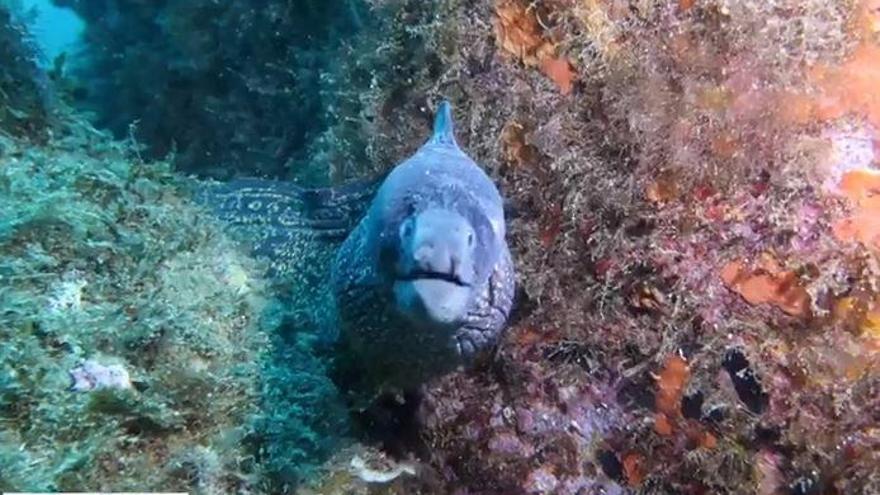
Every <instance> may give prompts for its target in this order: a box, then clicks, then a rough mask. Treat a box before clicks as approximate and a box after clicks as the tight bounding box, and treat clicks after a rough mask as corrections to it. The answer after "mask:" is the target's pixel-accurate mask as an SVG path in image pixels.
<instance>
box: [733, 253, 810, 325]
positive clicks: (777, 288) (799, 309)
mask: <svg viewBox="0 0 880 495" xmlns="http://www.w3.org/2000/svg"><path fill="white" fill-rule="evenodd" d="M768 267H769V265H767V264H765V266H764V267H762V268H760V269H758V270H749V269H748V268H747V267H746V266H745V265H744V264H743V263H742V262H740V261H731V262H730V263H728V264H726V265H725V266H724V268H722V269H721V279H722V280H724V283H725V285H727V287H728V288H729V289H730V290H732V291H734V292H736V293H738V294H739V295H740V296H742V297H743V299H745V300H746V302H748V303H749V304H753V305H757V304H771V305H773V306H776V307H777V308H779V309H781V310H782V311H785V312H786V313H788V314H790V315H792V316H800V317H804V316H809V314H810V295H809V293H807V291H806V290H805V289H804V288H803V287H801V286H800V285H799V284H798V282H797V277H796V276H795V274H794V273H792V272H786V271H780V270H779V269H778V268H776V267H770V270H768V269H767V268H768Z"/></svg>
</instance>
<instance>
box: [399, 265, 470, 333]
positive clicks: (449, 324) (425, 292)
mask: <svg viewBox="0 0 880 495" xmlns="http://www.w3.org/2000/svg"><path fill="white" fill-rule="evenodd" d="M470 296H471V287H470V286H469V285H468V284H466V283H464V282H462V281H461V280H460V279H458V278H456V277H455V276H454V275H448V274H441V273H420V272H416V273H412V274H410V275H408V276H404V277H398V278H397V279H396V280H395V282H394V300H395V303H396V304H397V309H398V311H400V313H401V314H403V316H404V317H406V318H407V319H408V320H410V321H411V322H412V323H414V324H416V325H418V326H427V327H440V328H454V327H456V326H458V324H459V323H461V321H462V320H463V319H464V317H465V315H466V314H467V306H468V302H469V301H470Z"/></svg>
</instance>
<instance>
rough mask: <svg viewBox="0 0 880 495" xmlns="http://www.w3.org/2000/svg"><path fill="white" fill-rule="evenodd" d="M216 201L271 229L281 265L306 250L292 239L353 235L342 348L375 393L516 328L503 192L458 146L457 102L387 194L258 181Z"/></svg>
mask: <svg viewBox="0 0 880 495" xmlns="http://www.w3.org/2000/svg"><path fill="white" fill-rule="evenodd" d="M366 191H369V192H366ZM212 198H213V199H214V201H215V202H217V204H219V205H220V208H219V210H218V211H220V212H221V213H223V212H226V213H227V215H225V216H226V217H227V218H228V219H233V220H239V221H241V222H240V223H248V224H254V223H257V224H262V225H263V226H264V229H269V232H270V233H269V234H265V235H263V236H262V237H261V238H260V239H262V240H263V242H262V247H260V246H258V248H259V249H260V250H262V251H263V253H264V254H266V255H267V256H268V257H269V258H273V257H275V258H278V257H283V256H282V255H283V254H284V253H289V252H291V251H295V250H291V249H289V244H290V243H291V242H292V241H291V239H292V237H291V233H292V232H296V231H302V230H306V231H308V230H312V231H314V232H318V233H323V234H324V235H325V237H331V238H332V237H338V238H343V239H344V240H343V241H342V243H341V245H338V246H337V247H335V249H336V252H335V255H334V256H333V258H332V261H331V263H330V265H331V266H330V267H329V272H330V273H329V281H330V288H331V290H332V294H333V301H334V304H335V312H336V316H337V322H336V323H337V325H338V327H339V328H338V344H339V346H340V351H339V352H340V356H342V357H343V359H341V361H344V362H347V363H348V364H349V372H348V373H349V376H350V377H355V381H358V382H359V383H360V386H361V387H366V389H367V390H370V391H374V392H375V391H379V390H407V389H412V388H414V387H417V386H418V385H419V384H421V383H423V382H424V381H426V380H428V379H430V378H432V377H435V376H438V375H441V374H444V373H446V372H448V371H451V370H453V369H455V368H457V367H459V366H462V365H467V364H469V363H471V362H473V360H474V359H475V358H477V357H478V356H479V355H481V354H483V353H484V352H485V351H487V350H489V349H491V348H492V347H493V346H494V344H495V343H496V342H497V341H498V339H499V337H500V336H501V335H502V332H503V330H504V327H505V325H506V324H507V319H508V316H509V314H510V311H511V307H512V305H513V296H514V289H515V275H514V265H513V262H512V260H511V255H510V251H509V249H508V245H507V241H506V239H505V218H504V208H503V201H502V197H501V195H500V194H499V191H498V189H497V188H496V187H495V184H494V183H493V182H492V180H491V179H490V178H489V177H488V176H487V175H486V173H485V172H483V170H482V169H481V168H480V167H479V166H478V165H477V164H476V163H475V162H474V161H473V160H472V159H471V158H470V157H468V155H466V154H465V153H464V152H463V151H462V150H461V148H459V146H458V144H457V143H456V140H455V137H454V135H453V121H452V112H451V109H450V105H449V103H448V102H443V103H441V105H440V106H439V109H438V111H437V114H436V117H435V122H434V132H433V135H432V136H431V137H430V139H429V140H428V141H427V142H426V143H425V144H424V145H423V146H422V147H421V148H420V149H419V150H418V151H417V152H416V153H415V154H413V155H412V156H411V157H410V158H408V159H406V160H405V161H403V162H402V163H400V164H399V165H397V166H396V167H395V168H394V169H392V170H391V172H390V173H389V174H388V175H387V176H385V178H384V180H383V181H381V183H380V184H379V185H378V189H377V190H369V189H368V188H364V187H361V186H358V185H350V186H345V187H343V188H341V189H332V188H328V189H323V190H306V189H301V188H298V187H296V186H293V185H290V184H285V183H277V182H276V183H271V182H270V181H259V180H249V181H236V182H235V183H231V184H227V185H225V186H224V187H223V188H221V189H215V190H214V191H213V193H212ZM358 204H364V205H366V211H365V212H361V210H359V209H358V208H357V207H356V206H355V205H358ZM342 211H344V213H340V212H342ZM230 213H231V214H230ZM221 216H223V215H221ZM255 218H256V219H259V220H261V221H256V222H255V221H254V219H255ZM242 220H243V221H242ZM258 244H260V243H258Z"/></svg>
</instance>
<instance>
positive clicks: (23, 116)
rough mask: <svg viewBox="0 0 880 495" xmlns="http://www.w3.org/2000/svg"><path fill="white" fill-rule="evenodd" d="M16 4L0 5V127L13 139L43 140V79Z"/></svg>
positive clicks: (46, 96)
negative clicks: (16, 137) (0, 61)
mask: <svg viewBox="0 0 880 495" xmlns="http://www.w3.org/2000/svg"><path fill="white" fill-rule="evenodd" d="M25 21H26V19H25V18H24V15H23V13H22V9H21V8H20V6H18V5H17V3H16V2H10V1H3V2H0V60H2V61H3V64H2V68H0V128H3V129H4V130H5V131H6V132H8V133H10V134H13V135H16V136H26V137H30V138H33V139H45V131H46V127H47V125H48V124H49V120H50V112H49V106H48V99H49V94H50V93H49V92H48V88H46V84H45V83H46V78H45V75H42V74H41V73H40V71H39V70H38V69H37V59H38V57H39V50H38V49H37V47H36V46H35V44H34V41H33V39H32V38H31V36H30V34H29V33H28V31H27V25H26V22H25Z"/></svg>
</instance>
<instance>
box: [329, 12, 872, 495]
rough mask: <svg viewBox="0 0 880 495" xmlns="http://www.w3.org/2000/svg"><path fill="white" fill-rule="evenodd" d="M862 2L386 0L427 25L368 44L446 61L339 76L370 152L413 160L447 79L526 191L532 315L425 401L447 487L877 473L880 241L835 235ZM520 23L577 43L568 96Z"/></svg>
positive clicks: (524, 488)
mask: <svg viewBox="0 0 880 495" xmlns="http://www.w3.org/2000/svg"><path fill="white" fill-rule="evenodd" d="M868 4H871V2H865V3H860V4H859V3H850V2H833V3H828V2H806V3H805V2H785V1H779V2H724V1H706V2H700V1H685V0H682V1H679V2H626V1H618V2H592V1H583V2H574V1H564V0H560V1H546V2H524V1H523V2H518V1H515V0H513V1H505V0H498V1H483V2H467V3H465V2H439V1H438V2H419V6H418V7H417V6H415V4H413V3H411V2H405V1H401V2H391V1H389V2H381V4H380V8H382V9H386V11H385V12H386V16H387V18H388V19H400V20H401V21H403V20H409V21H411V22H412V21H413V19H415V20H416V21H419V20H421V21H420V23H419V24H418V25H415V26H414V25H412V23H411V22H409V23H408V22H399V23H394V22H389V23H387V24H386V25H385V26H384V27H385V31H383V32H380V33H378V34H374V37H375V40H374V41H371V42H368V43H367V46H369V47H370V51H371V52H372V51H376V52H381V53H383V54H384V55H385V56H386V57H385V59H386V60H394V57H395V56H396V54H401V55H403V54H406V53H408V51H407V50H408V49H407V46H409V45H408V43H412V42H413V41H414V40H418V44H419V45H420V46H421V47H422V48H421V50H420V51H419V56H417V57H414V58H412V59H409V63H411V64H418V63H422V67H424V66H426V65H425V63H424V62H422V61H431V60H435V61H440V66H441V69H440V70H439V73H438V74H435V75H434V76H432V77H427V78H425V73H424V72H418V71H415V72H413V73H411V74H412V75H409V76H408V77H402V75H401V74H400V73H399V72H394V71H393V70H383V65H382V63H381V62H379V65H378V67H379V69H378V70H376V72H375V73H376V74H378V75H377V76H376V77H377V78H378V80H376V79H374V80H373V81H371V84H370V90H368V91H364V92H362V93H354V92H347V93H345V95H346V97H350V95H352V94H357V98H358V100H359V102H360V104H361V105H362V107H359V112H360V113H359V114H358V115H352V117H353V118H355V119H358V118H360V117H362V116H363V115H364V114H367V115H369V116H370V120H369V122H370V124H369V125H368V126H366V127H365V128H364V130H365V131H368V132H369V134H367V136H368V137H366V138H365V139H367V140H368V141H369V142H370V146H369V149H371V150H380V151H381V152H382V153H383V155H381V158H382V162H384V163H388V164H390V163H393V162H394V161H395V160H396V159H399V158H401V157H403V156H405V155H406V154H407V153H408V152H409V151H411V148H412V147H413V146H414V145H415V142H414V141H413V140H414V139H415V138H414V137H413V136H414V135H417V134H418V132H416V130H415V129H419V128H424V126H425V124H424V120H425V117H424V114H425V113H426V112H427V111H428V110H429V109H430V107H431V104H432V103H431V102H434V101H436V100H437V99H439V98H440V97H441V96H443V97H449V98H450V99H451V100H452V101H453V103H454V104H455V108H456V119H457V121H458V122H459V127H458V129H459V130H458V133H459V140H460V142H461V143H462V145H463V147H464V148H465V149H467V150H468V152H469V153H471V154H472V155H473V156H474V157H475V158H476V159H477V161H478V162H480V163H482V164H483V165H485V166H486V168H487V169H488V170H489V171H490V172H491V173H492V174H493V176H494V177H496V178H497V179H498V180H499V182H500V185H501V187H502V189H503V191H504V193H505V195H506V196H507V197H509V198H510V199H511V200H512V203H513V211H515V218H513V219H512V220H511V222H510V235H511V238H512V240H513V244H514V249H515V252H516V253H515V257H516V260H517V263H518V269H519V273H520V282H521V285H522V287H523V289H524V290H523V294H522V296H523V297H522V298H521V299H520V301H519V304H520V312H521V317H520V319H519V321H518V322H517V323H516V324H515V325H514V326H513V327H512V328H511V329H510V332H509V335H508V338H507V339H506V341H505V343H504V344H503V345H502V347H501V349H500V351H499V353H498V354H497V356H495V358H494V360H493V361H492V362H491V363H489V364H486V365H485V366H483V367H481V368H478V369H477V370H475V371H472V372H470V373H467V374H464V375H453V376H450V377H447V378H445V379H443V380H439V381H438V382H437V383H435V384H434V385H433V386H432V387H430V388H429V389H428V392H427V397H426V399H425V403H424V404H423V410H422V417H421V420H422V421H423V427H422V428H423V430H422V436H423V438H424V441H425V442H426V444H427V446H428V452H429V453H428V454H427V455H428V457H429V459H430V461H431V462H432V463H433V464H434V466H435V467H436V468H437V469H438V470H439V471H440V472H442V473H444V475H445V476H446V478H447V481H448V482H449V483H450V486H451V487H455V488H450V491H453V490H457V491H456V493H526V492H528V493H592V492H593V491H595V490H597V489H598V488H597V486H599V485H601V484H606V485H608V484H609V483H611V485H608V486H611V487H613V486H614V485H615V483H616V486H617V487H618V488H617V489H618V490H623V491H636V492H640V493H765V494H774V493H798V494H800V493H872V492H874V491H876V490H877V486H878V483H880V479H878V477H877V470H876V466H877V465H878V464H877V463H878V459H877V457H876V453H875V452H876V448H877V445H878V440H880V438H878V436H877V430H876V421H877V414H878V413H880V403H877V399H876V397H877V393H876V392H877V380H878V378H877V376H878V374H877V373H878V369H877V366H878V361H877V360H878V357H877V351H876V346H877V344H876V338H877V337H876V335H877V334H876V323H872V322H874V321H876V320H875V319H872V318H876V316H871V315H876V302H870V301H874V300H875V297H876V290H877V280H878V273H877V271H876V270H877V268H876V267H877V257H876V250H875V247H872V246H869V245H868V246H866V245H864V244H862V245H860V244H858V243H855V244H853V243H851V242H847V241H845V240H844V239H843V238H842V237H841V235H840V232H841V230H840V227H839V224H838V222H839V221H840V219H841V218H842V217H845V216H846V215H847V213H846V211H847V208H849V206H848V205H847V202H846V201H845V200H844V201H842V200H841V199H840V198H839V196H836V195H835V194H834V193H833V192H832V191H830V190H829V189H828V187H827V183H828V182H829V180H830V181H831V182H834V181H835V180H837V179H839V175H838V176H837V178H836V179H835V177H834V174H835V173H837V172H833V171H831V172H829V169H834V168H835V167H843V168H846V167H849V165H846V164H841V163H839V162H845V161H846V160H848V159H849V158H848V156H847V154H846V152H844V153H843V154H840V153H838V154H837V155H835V152H834V149H835V147H838V146H843V145H841V144H840V143H841V140H844V141H845V140H846V139H848V138H847V137H846V136H847V135H852V134H858V132H859V131H858V129H859V128H863V127H865V126H869V125H870V123H872V122H873V119H874V114H873V113H871V112H873V107H860V106H858V105H859V104H858V101H859V100H853V99H854V98H856V96H850V94H849V93H846V91H847V90H846V89H844V90H840V93H843V96H840V97H838V96H836V94H835V93H833V92H831V91H832V90H830V89H826V86H824V85H825V84H826V83H825V82H824V81H825V80H827V77H828V76H823V74H828V73H830V74H836V73H835V71H836V70H837V69H835V67H838V66H841V67H847V69H844V70H846V71H849V72H846V73H845V74H843V75H841V76H836V75H835V77H839V78H840V79H839V80H837V79H836V80H837V81H838V83H839V84H841V85H843V86H844V87H846V86H847V85H852V86H853V87H854V88H855V87H856V85H858V84H861V81H863V80H866V79H865V78H867V77H870V76H867V75H862V74H861V73H859V72H855V70H854V69H849V68H848V67H850V66H847V65H846V64H847V63H848V60H852V59H853V57H860V56H861V57H862V58H856V60H862V61H867V62H869V63H875V62H874V61H875V59H873V58H870V57H871V56H872V55H869V54H870V53H873V52H865V50H866V49H865V48H862V51H859V50H860V47H863V46H864V44H866V43H868V44H869V43H873V42H874V41H873V40H874V38H875V35H874V32H875V31H873V30H874V29H875V28H874V27H873V26H876V24H872V22H875V21H872V18H867V19H866V18H865V16H866V15H872V14H871V12H873V10H872V9H871V8H870V5H868ZM413 9H416V10H418V12H420V14H419V15H418V16H416V17H413V16H412V14H409V13H410V12H412V10H413ZM511 12H518V13H520V14H518V15H523V16H534V19H533V20H528V19H526V20H521V19H515V20H514V21H511V20H510V16H511V15H512V14H511ZM866 12H867V13H868V14H866ZM408 14H409V15H408ZM505 22H507V23H508V25H504V23H505ZM499 24H501V26H500V27H499ZM532 24H537V25H538V26H540V29H538V30H537V31H535V30H532V29H531V28H524V27H523V26H530V25H532ZM517 30H519V31H517ZM511 33H513V34H511ZM501 36H504V37H505V38H504V39H501V38H500V37H501ZM534 36H540V37H541V39H539V40H534V39H531V38H530V37H534ZM365 37H367V36H366V35H365ZM376 40H378V41H376ZM450 40H451V41H452V45H451V46H452V49H451V50H450V49H449V46H450V44H449V43H450ZM517 40H519V41H520V42H522V43H523V47H521V48H522V49H523V50H529V49H530V48H529V46H545V44H547V43H549V46H550V47H551V48H555V50H556V51H555V55H554V56H558V57H567V59H568V60H569V61H570V64H571V66H572V67H573V70H574V71H575V75H574V76H573V79H574V89H573V91H572V92H571V93H570V94H568V95H566V94H563V93H565V92H566V88H565V84H564V83H565V80H566V79H567V78H568V76H566V75H565V74H562V76H560V74H558V73H554V72H552V71H549V72H548V71H542V70H540V67H539V66H538V65H537V64H534V63H531V62H529V60H528V59H526V58H523V57H524V55H523V53H525V52H523V51H521V50H518V49H516V48H517V47H516V46H515V45H511V44H512V43H515V42H517ZM370 43H372V44H370ZM511 46H513V48H514V49H511ZM531 53H536V52H531ZM389 65H391V64H390V63H389ZM356 66H357V63H353V64H345V63H342V64H340V67H341V68H340V71H341V72H342V73H343V74H345V73H346V71H355V70H356V69H355V68H354V67H356ZM404 66H405V65H404V64H397V65H392V68H400V67H404ZM819 69H822V70H823V71H825V72H822V73H819ZM869 70H870V69H866V72H867V71H869ZM383 76H384V77H383ZM822 77H825V78H826V79H822ZM847 78H849V79H847ZM348 82H351V81H346V80H345V79H340V80H339V84H340V86H341V87H345V85H346V84H347V83H348ZM823 92H824V93H825V94H829V95H831V96H830V97H829V99H832V100H833V98H837V100H836V101H832V102H831V103H830V104H829V103H827V102H826V103H821V102H819V103H814V102H813V101H812V100H810V98H818V97H817V96H812V97H811V96H809V95H817V94H818V95H820V96H819V97H821V95H822V94H823ZM851 101H855V102H856V103H849V102H851ZM823 105H824V106H823ZM364 107H365V109H364ZM847 113H848V115H846V114H847ZM341 117H343V116H341ZM340 121H345V119H344V118H340ZM852 126H855V128H856V129H857V130H856V131H852ZM848 129H849V130H848ZM829 135H830V137H829ZM841 136H843V137H842V138H841ZM332 148H333V147H332V146H331V147H330V148H329V149H332ZM376 158H380V156H379V155H376ZM860 166H867V167H871V166H872V165H871V163H870V160H869V162H868V163H865V164H862V165H860ZM829 177H831V178H830V179H829ZM725 269H727V270H725ZM676 362H679V363H682V364H679V365H676V366H679V367H681V368H682V370H683V371H682V372H681V373H678V374H676V373H664V370H667V369H669V367H670V366H673V364H674V363H676ZM665 377H673V378H665ZM664 390H667V392H663V391H664ZM669 390H671V392H670V391H669ZM661 394H666V395H661ZM660 397H666V398H665V399H663V400H660ZM679 406H680V407H679ZM606 414H607V416H606ZM597 417H598V418H601V419H602V421H599V420H598V419H596V418H597ZM580 422H586V424H588V425H591V427H590V428H585V426H584V425H583V424H581V423H580ZM536 425H537V426H536ZM605 489H607V490H612V491H613V490H614V488H608V487H607V486H606V488H605Z"/></svg>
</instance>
